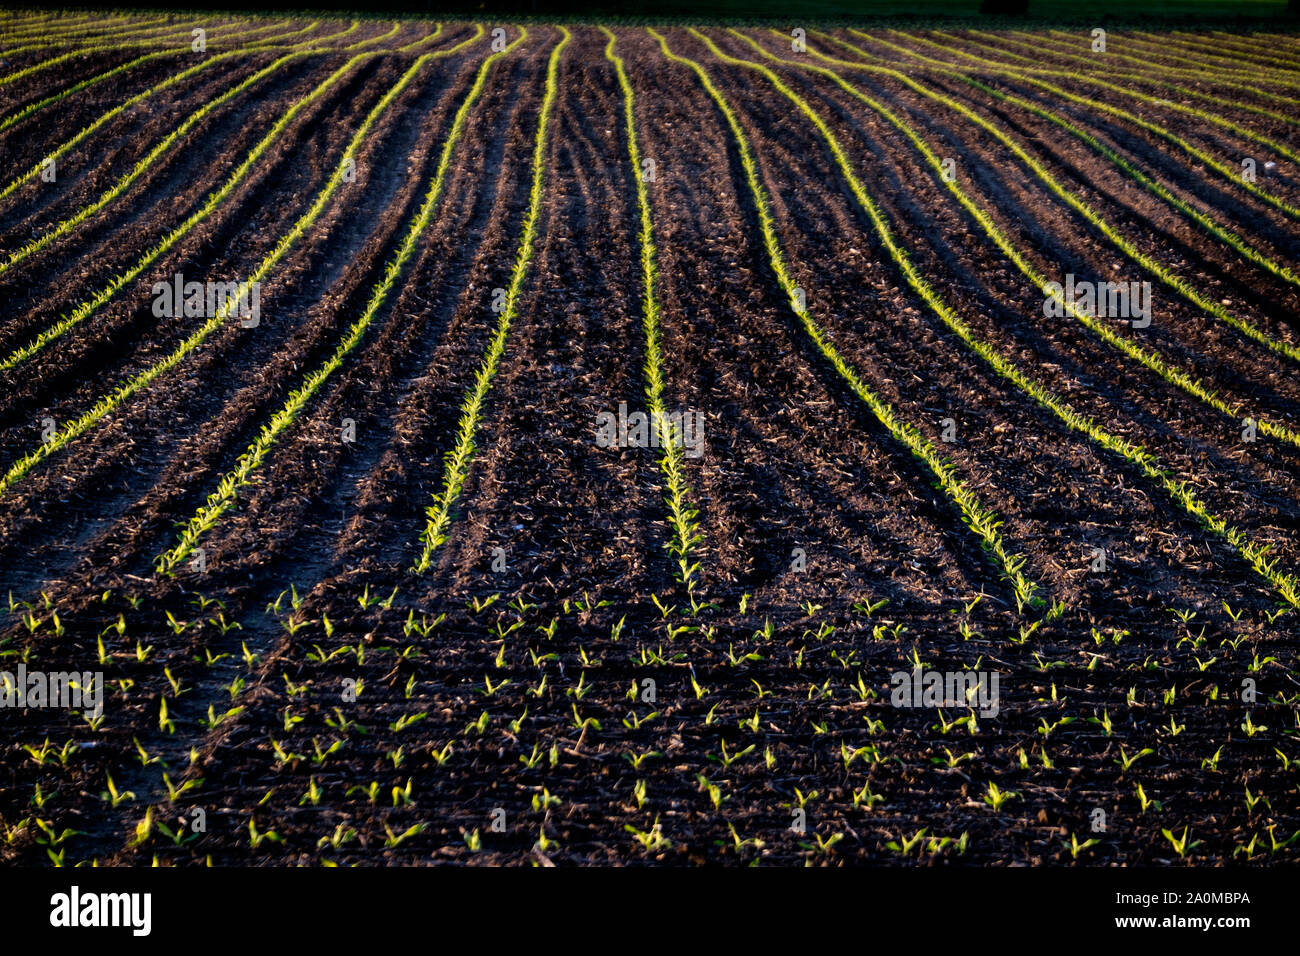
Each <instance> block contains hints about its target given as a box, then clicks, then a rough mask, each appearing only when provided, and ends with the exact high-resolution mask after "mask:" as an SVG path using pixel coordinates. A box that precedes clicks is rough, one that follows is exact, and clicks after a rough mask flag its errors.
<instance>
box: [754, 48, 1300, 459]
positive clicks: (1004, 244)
mask: <svg viewBox="0 0 1300 956" xmlns="http://www.w3.org/2000/svg"><path fill="white" fill-rule="evenodd" d="M730 32H732V33H734V34H735V35H736V36H738V37H740V38H741V39H742V40H745V41H746V42H747V43H749V44H750V45H751V46H752V47H753V48H754V49H755V50H757V51H758V52H760V53H762V54H763V55H764V56H766V57H767V58H769V59H772V60H775V61H777V62H779V63H784V64H787V65H790V66H797V67H800V68H802V69H806V70H809V71H812V72H815V73H818V74H820V75H823V76H826V77H828V78H829V79H830V80H832V81H833V82H834V83H836V84H837V85H838V86H839V87H840V88H841V89H843V90H844V91H845V92H847V93H848V94H849V95H850V96H853V97H854V98H855V99H857V100H859V101H860V102H862V103H864V104H866V105H867V106H868V107H870V108H871V109H872V110H873V111H875V112H876V113H877V114H878V115H880V116H881V117H882V118H884V119H885V120H886V121H888V122H889V123H890V124H891V125H892V126H894V128H895V129H897V130H898V131H899V132H901V133H903V135H905V136H906V137H907V138H908V140H909V141H910V142H911V143H912V145H913V147H914V148H915V149H916V151H917V152H918V153H920V154H921V156H922V157H923V158H924V159H925V161H926V162H927V163H928V164H929V165H930V168H931V170H932V171H933V173H934V176H935V179H936V181H937V182H938V183H939V184H940V185H941V186H942V187H944V188H946V189H947V190H948V191H949V192H950V193H952V195H953V196H954V197H955V198H956V199H957V201H958V202H959V203H960V204H961V205H962V208H964V209H965V210H966V212H967V213H969V215H970V216H971V218H972V219H974V220H975V222H976V224H977V225H979V227H980V228H981V229H982V230H983V231H984V234H985V235H987V236H988V237H989V238H990V239H991V240H992V241H993V243H994V244H995V245H996V246H997V247H998V249H999V250H1001V252H1002V254H1003V255H1004V256H1005V257H1006V258H1007V260H1008V261H1009V262H1011V263H1012V264H1013V265H1014V266H1015V267H1016V268H1017V269H1018V270H1020V273H1021V274H1022V275H1023V276H1025V278H1026V279H1028V280H1029V281H1030V282H1031V283H1032V284H1033V285H1034V286H1035V287H1036V288H1039V289H1045V290H1046V289H1047V283H1048V279H1047V277H1046V276H1044V275H1042V274H1041V273H1040V272H1039V271H1038V270H1037V269H1035V268H1034V266H1033V265H1032V264H1031V263H1030V262H1029V260H1028V259H1027V258H1026V257H1025V255H1024V253H1023V252H1021V251H1020V250H1019V249H1017V248H1016V246H1015V244H1014V243H1013V242H1012V241H1011V240H1010V239H1009V238H1007V236H1006V234H1005V233H1003V232H1002V230H1001V229H999V228H998V226H997V225H996V224H995V223H994V222H993V220H992V218H991V217H990V216H989V214H988V213H987V212H986V211H985V210H983V209H981V208H980V207H979V206H978V205H976V204H975V202H974V201H973V200H972V199H971V198H970V197H969V196H968V195H967V194H966V192H965V191H964V190H963V189H962V188H961V186H959V185H958V184H957V182H956V180H952V181H949V180H948V179H946V178H945V177H944V176H943V175H942V173H943V161H942V160H941V159H940V158H939V156H937V155H936V154H935V153H934V151H933V150H932V149H931V148H930V146H929V145H928V144H927V143H926V142H925V141H924V140H923V139H922V138H921V137H920V135H919V134H918V133H917V132H916V130H915V129H914V128H913V127H912V126H910V125H909V124H908V123H906V122H905V121H903V120H902V119H900V118H899V117H898V116H897V115H896V114H894V113H893V112H892V111H890V110H889V109H888V108H887V107H885V106H884V105H883V104H881V103H879V102H877V101H876V100H874V99H872V98H871V97H869V96H867V95H866V94H865V93H863V92H862V91H861V90H859V89H858V88H857V87H855V86H853V85H852V84H850V83H848V82H847V81H845V80H844V78H843V77H841V76H840V75H839V74H837V73H836V72H835V71H834V70H830V69H826V68H824V67H818V66H815V65H813V64H811V63H803V62H800V61H797V60H788V59H783V58H781V57H777V56H775V55H773V54H772V53H770V52H768V51H767V50H765V49H763V48H762V47H760V46H759V45H758V44H757V43H755V42H754V41H753V40H751V39H750V38H749V37H747V36H745V35H744V34H742V33H740V32H738V31H736V30H732V31H730ZM808 52H809V53H811V54H812V55H814V56H816V57H817V58H818V59H821V60H824V61H827V62H830V63H835V64H842V65H844V66H847V67H861V66H862V64H857V63H850V62H847V61H845V60H838V59H836V58H834V57H830V56H826V55H824V54H822V53H820V52H818V51H817V50H814V49H813V48H812V47H811V46H809V47H808ZM744 62H747V61H744ZM870 69H872V70H877V69H883V68H879V67H871V68H870ZM905 82H906V83H907V85H908V86H909V87H912V88H914V89H916V90H917V91H918V92H921V93H925V94H926V95H927V96H929V97H930V98H931V99H933V100H935V101H936V102H939V103H942V104H944V105H945V106H948V107H950V108H952V109H954V110H956V111H957V112H959V113H960V114H961V115H963V116H965V117H966V118H967V119H968V120H970V121H971V122H973V123H975V124H977V125H978V126H980V128H982V129H985V130H986V131H988V132H989V133H991V134H992V135H994V136H995V137H997V138H998V140H999V141H1001V142H1003V143H1004V144H1005V145H1006V146H1007V147H1008V148H1010V149H1011V150H1012V151H1013V152H1014V153H1015V154H1016V156H1017V158H1019V159H1020V161H1021V162H1022V163H1024V165H1025V166H1026V167H1028V168H1029V169H1030V170H1031V171H1032V172H1033V173H1034V174H1035V175H1036V176H1038V177H1039V178H1040V179H1042V180H1043V182H1045V183H1046V184H1047V185H1048V186H1049V187H1050V188H1051V189H1052V190H1053V192H1055V193H1056V194H1057V195H1059V196H1061V197H1062V198H1063V199H1065V200H1066V201H1067V202H1068V203H1070V205H1071V206H1072V207H1073V208H1075V209H1076V210H1077V211H1078V212H1080V214H1081V215H1084V216H1085V217H1087V218H1089V221H1091V222H1093V223H1094V225H1098V228H1099V229H1101V230H1102V231H1103V235H1106V236H1108V237H1109V236H1110V235H1111V234H1112V232H1113V230H1111V229H1110V228H1109V226H1107V225H1106V224H1105V221H1104V220H1101V219H1100V218H1099V217H1095V214H1094V213H1092V210H1091V209H1090V208H1089V207H1088V206H1087V205H1086V204H1084V203H1083V202H1082V200H1078V199H1077V198H1075V197H1074V194H1072V193H1069V192H1068V191H1067V190H1065V189H1064V188H1063V187H1061V186H1060V185H1059V184H1058V183H1057V182H1056V180H1055V179H1054V178H1052V176H1051V175H1050V174H1049V173H1048V172H1047V171H1046V170H1045V169H1043V168H1042V167H1041V166H1040V165H1039V163H1038V162H1037V161H1036V160H1034V159H1033V157H1031V156H1029V155H1028V154H1027V153H1026V152H1025V151H1024V150H1023V149H1022V148H1021V147H1020V146H1019V144H1017V143H1016V142H1015V141H1014V140H1011V139H1010V138H1009V137H1007V136H1006V135H1005V134H1003V133H1002V132H1001V131H1000V130H998V129H997V128H996V127H994V126H992V125H991V124H989V123H988V122H987V121H985V120H984V119H983V118H982V117H980V116H978V115H977V114H975V113H972V112H971V111H970V110H968V109H967V108H966V107H965V106H963V105H962V104H961V103H958V102H956V101H954V100H951V99H950V98H948V97H946V96H943V95H941V94H938V93H932V92H930V91H927V90H926V89H925V88H923V87H920V86H918V85H917V84H916V83H915V82H914V81H912V80H910V79H905ZM972 82H973V81H972ZM1049 294H1050V295H1051V296H1052V297H1053V299H1055V300H1056V302H1057V303H1058V304H1059V305H1060V306H1061V308H1062V309H1063V310H1064V311H1065V312H1066V313H1067V314H1068V315H1070V316H1072V317H1073V318H1075V319H1077V320H1078V321H1079V322H1081V323H1082V324H1083V325H1084V326H1085V327H1086V328H1088V329H1089V330H1090V331H1091V332H1092V333H1093V334H1094V335H1096V336H1097V337H1098V338H1100V339H1102V341H1104V342H1105V343H1106V344H1108V345H1110V346H1111V347H1112V348H1115V349H1117V350H1119V351H1120V352H1122V353H1123V354H1124V355H1127V356H1128V357H1129V358H1131V359H1133V360H1134V361H1137V362H1139V363H1141V364H1142V365H1143V366H1145V367H1146V368H1147V369H1149V370H1151V371H1152V372H1155V373H1156V374H1157V375H1159V376H1160V377H1161V378H1163V379H1164V380H1165V381H1166V382H1169V383H1170V384H1171V385H1174V386H1176V387H1177V388H1180V389H1182V390H1183V391H1184V392H1186V393H1187V394H1189V395H1191V396H1192V397H1193V398H1195V399H1197V400H1198V401H1201V402H1203V403H1204V404H1206V405H1208V406H1209V407H1211V408H1213V409H1214V410H1215V411H1217V412H1219V413H1220V414H1222V415H1225V416H1227V417H1229V418H1235V417H1237V416H1238V414H1239V413H1238V409H1237V408H1236V407H1235V406H1233V405H1230V404H1229V403H1227V402H1225V401H1224V400H1223V399H1221V398H1219V397H1218V395H1216V394H1215V393H1213V392H1211V391H1209V390H1208V389H1206V388H1205V387H1204V386H1203V385H1202V384H1201V383H1200V382H1199V381H1198V380H1196V379H1194V378H1193V377H1192V376H1191V375H1189V374H1188V373H1187V372H1185V371H1184V370H1183V369H1181V368H1179V367H1178V366H1176V365H1172V364H1170V363H1169V362H1167V361H1166V360H1165V359H1164V358H1162V357H1161V356H1160V355H1158V354H1156V353H1155V352H1153V351H1150V350H1148V349H1144V348H1143V347H1142V346H1140V345H1138V344H1137V343H1136V342H1134V341H1133V340H1131V339H1129V338H1126V337H1124V336H1122V335H1120V334H1119V333H1118V332H1116V331H1115V330H1114V329H1113V328H1111V326H1110V325H1109V324H1108V323H1107V322H1106V321H1105V320H1102V319H1097V318H1095V317H1093V316H1091V315H1089V314H1088V313H1086V312H1084V311H1081V310H1080V309H1079V308H1078V307H1077V306H1076V305H1075V303H1073V302H1070V301H1067V300H1066V299H1065V297H1064V296H1063V295H1062V294H1061V293H1060V292H1057V291H1055V290H1049ZM1250 328H1251V329H1254V327H1253V326H1250ZM1255 331H1256V334H1257V335H1259V336H1260V337H1261V338H1262V339H1264V340H1266V341H1267V342H1272V341H1273V340H1272V339H1269V338H1268V337H1267V336H1264V334H1263V333H1261V332H1258V330H1255ZM1278 345H1279V347H1282V343H1278ZM1258 427H1259V429H1260V430H1261V431H1263V432H1264V433H1265V434H1268V435H1271V436H1273V437H1276V438H1281V439H1283V440H1285V441H1288V442H1290V443H1291V444H1293V445H1296V446H1297V447H1300V433H1297V432H1295V431H1293V430H1292V429H1290V428H1287V427H1286V426H1285V425H1282V424H1279V423H1277V422H1274V421H1271V420H1267V419H1261V420H1260V422H1259V424H1258Z"/></svg>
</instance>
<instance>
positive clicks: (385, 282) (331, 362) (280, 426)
mask: <svg viewBox="0 0 1300 956" xmlns="http://www.w3.org/2000/svg"><path fill="white" fill-rule="evenodd" d="M526 36H527V32H526V31H522V32H521V33H520V35H519V36H518V37H516V38H515V41H514V42H513V43H511V44H510V45H509V46H507V47H506V48H505V49H504V50H501V51H498V52H496V53H493V54H492V55H491V56H489V57H488V58H487V59H486V60H484V61H483V64H482V65H481V66H480V67H479V70H478V75H477V76H476V77H475V78H474V85H473V86H472V87H471V88H470V90H469V92H468V93H467V94H466V96H465V99H464V100H463V101H462V103H461V105H460V109H459V110H457V112H456V118H455V119H454V120H453V122H452V125H451V129H450V131H449V132H448V134H447V139H446V142H444V143H443V147H442V154H441V156H440V157H439V160H438V168H437V171H436V172H435V174H434V176H433V181H432V183H431V184H430V185H429V189H428V192H427V193H425V197H424V201H423V203H421V205H420V208H419V210H418V211H417V212H416V214H415V216H414V217H412V219H411V222H410V224H409V225H408V226H407V228H406V234H405V236H404V237H403V239H402V243H401V245H400V246H399V247H398V251H397V253H396V255H394V256H393V258H392V260H391V261H389V263H388V266H387V268H386V269H385V271H384V277H383V278H382V279H381V280H380V281H379V283H378V284H376V286H375V288H374V290H373V292H372V293H371V295H370V300H369V301H368V302H367V303H366V307H365V309H364V310H363V311H362V313H361V315H360V316H359V317H358V318H357V320H356V321H355V322H354V323H353V324H352V326H351V328H349V329H348V333H347V335H346V336H345V337H344V338H343V340H342V341H341V342H340V343H339V344H338V346H337V347H336V348H335V350H334V353H333V354H332V355H331V356H330V357H329V358H328V359H327V360H326V361H325V362H324V363H322V364H321V365H320V366H319V367H318V368H316V369H315V370H314V371H313V372H312V373H311V374H310V375H308V376H306V377H305V378H304V379H303V381H302V384H301V385H299V386H298V387H297V388H295V389H294V390H293V391H292V392H290V393H289V397H288V399H287V400H286V401H285V403H284V405H283V406H281V407H280V409H279V410H278V411H276V412H275V414H274V415H272V416H271V420H270V421H269V422H268V423H267V424H266V425H264V426H262V431H261V433H260V434H259V435H258V436H257V439H256V441H254V442H253V443H252V444H251V445H249V446H248V449H247V450H246V451H245V452H244V453H243V454H242V455H241V456H240V457H239V461H238V462H237V463H236V464H235V467H234V468H233V469H232V470H231V471H229V472H227V473H226V474H225V475H223V476H222V477H221V479H220V481H219V482H218V483H217V488H216V490H215V491H213V492H212V494H210V495H209V496H208V499H207V501H206V502H204V504H203V505H202V506H201V507H200V508H199V509H198V511H197V512H196V513H195V514H194V516H193V517H192V518H191V519H190V521H189V523H188V524H187V525H186V526H185V529H184V530H183V531H182V532H181V534H180V537H179V539H178V540H177V542H176V545H175V546H174V547H173V548H171V549H170V550H168V551H165V552H164V553H163V554H160V555H159V556H158V557H157V559H156V560H155V562H154V565H155V567H156V568H157V569H158V571H159V572H160V573H163V574H171V573H172V572H173V570H174V569H175V567H176V565H177V564H179V563H180V562H182V561H184V560H185V558H186V557H187V556H188V555H189V554H190V553H191V552H192V551H193V550H194V547H195V545H196V544H197V542H198V540H199V538H200V537H202V536H203V534H204V533H205V532H207V531H208V530H209V529H210V528H212V526H213V525H215V524H216V523H217V521H218V520H219V519H220V518H221V515H222V514H223V513H225V512H226V511H227V510H229V508H230V507H231V506H232V505H233V504H234V502H235V496H236V495H237V493H238V491H239V489H240V488H241V487H243V486H244V485H246V484H247V483H248V481H249V479H250V476H251V475H252V473H253V472H254V471H256V470H257V468H259V467H260V466H261V464H262V462H263V461H265V459H266V456H267V455H268V454H269V453H270V450H271V446H272V445H274V444H275V442H276V441H277V440H278V439H279V437H280V436H281V435H282V434H283V433H284V432H285V430H287V429H288V428H289V426H290V425H292V424H293V422H294V421H295V420H296V419H297V417H298V414H299V413H300V412H301V411H302V409H303V408H304V407H305V406H306V404H307V402H308V401H310V400H311V398H312V396H314V395H315V394H316V393H317V392H318V391H319V390H320V388H321V387H322V386H323V385H324V384H325V383H326V382H327V381H328V380H329V378H330V376H331V375H333V374H334V373H335V372H336V371H337V370H338V369H339V368H340V367H342V365H343V362H344V360H345V359H346V358H347V357H348V355H349V354H350V353H351V352H352V350H353V349H355V348H356V347H357V345H358V344H359V343H360V342H361V340H362V339H363V338H364V337H365V334H366V331H367V330H368V329H369V328H370V324H371V323H372V322H373V321H374V318H375V316H376V315H377V314H378V313H379V310H380V309H381V308H383V306H384V303H385V302H387V300H388V297H389V295H390V294H391V293H392V291H393V289H394V288H395V287H396V286H397V283H398V281H399V280H400V279H401V278H402V274H403V272H404V271H405V269H406V266H407V264H408V263H409V262H410V261H411V259H412V257H413V256H414V255H415V252H416V248H417V247H418V245H419V241H420V237H421V235H423V233H424V230H425V229H426V228H427V227H428V225H429V223H430V221H431V220H432V219H433V213H434V210H435V209H436V208H437V206H438V201H439V200H440V199H441V198H442V192H443V188H444V184H445V182H446V178H447V170H448V169H449V168H450V167H451V160H452V156H453V154H454V152H455V149H456V144H457V143H458V142H459V140H460V136H461V133H462V132H463V131H464V128H465V126H466V123H467V122H468V117H469V114H470V111H471V110H472V109H473V107H474V103H475V102H476V101H477V100H478V98H479V96H480V94H481V93H482V92H483V88H484V87H485V85H486V83H487V77H488V73H489V72H490V71H491V69H492V66H493V64H494V63H495V62H496V60H497V59H498V58H500V57H502V56H505V55H507V54H508V53H509V52H511V51H512V50H513V49H514V48H515V47H516V46H518V45H519V44H520V43H522V42H523V40H524V38H525V37H526ZM436 55H437V54H434V53H426V54H424V55H423V56H421V57H420V58H419V59H417V60H416V61H415V63H414V64H412V66H411V68H410V69H408V70H407V71H406V73H405V74H403V76H402V79H401V80H399V81H398V85H397V86H394V87H393V89H391V90H389V92H388V94H386V95H385V97H384V99H383V100H381V101H380V102H379V103H378V104H376V105H375V108H374V109H373V110H371V112H370V115H368V116H367V117H366V120H365V123H363V124H362V126H361V128H360V129H358V130H357V133H356V135H355V136H354V137H353V139H352V142H351V143H350V144H349V145H348V149H347V151H346V153H345V155H351V154H352V153H354V152H355V151H356V149H357V148H358V147H359V146H360V144H361V142H362V140H363V139H364V138H365V136H366V135H367V133H368V132H369V129H370V127H371V126H372V125H373V124H374V122H375V121H376V120H377V119H378V118H379V116H380V115H381V114H382V113H383V112H384V111H385V110H386V109H387V108H388V106H389V105H390V104H391V103H392V101H393V99H395V98H396V96H397V95H398V93H399V92H400V91H401V89H402V87H404V86H406V85H407V84H408V83H409V82H410V81H411V80H412V79H413V78H414V77H415V75H416V73H418V72H419V70H420V69H421V68H423V66H424V64H425V63H426V62H428V61H429V60H430V59H432V58H433V57H434V56H436ZM334 182H337V178H335V180H334ZM329 192H330V191H329V190H327V191H325V192H322V194H321V195H320V197H318V198H317V201H316V204H315V205H314V206H313V207H312V208H311V210H310V211H309V212H308V214H307V215H306V216H304V217H303V219H302V220H300V221H299V224H298V225H295V227H294V228H295V230H297V229H298V228H299V226H302V227H303V228H305V224H307V223H309V221H310V220H311V219H314V218H315V216H316V215H317V214H318V213H319V211H320V210H321V209H323V208H324V205H325V202H326V201H327V200H328V199H329ZM264 268H265V266H264ZM262 271H263V270H262V269H259V273H262ZM253 278H254V281H256V279H258V278H259V274H254V277H253Z"/></svg>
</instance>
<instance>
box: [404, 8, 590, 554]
mask: <svg viewBox="0 0 1300 956" xmlns="http://www.w3.org/2000/svg"><path fill="white" fill-rule="evenodd" d="M558 29H559V30H560V34H561V37H560V42H559V43H557V44H556V45H555V49H553V50H552V51H551V56H550V59H549V60H547V63H546V92H545V95H544V97H543V99H542V109H541V112H540V113H539V114H538V117H537V136H536V138H535V139H534V142H533V161H532V186H531V188H530V189H529V192H528V211H527V212H526V213H525V214H524V223H523V228H522V230H521V232H520V237H519V249H518V252H517V253H516V254H515V264H514V268H513V269H512V270H511V274H510V284H509V286H508V288H507V289H506V299H505V305H504V308H502V310H501V313H500V318H499V319H498V320H497V327H496V330H495V331H494V332H493V334H492V339H491V340H490V341H489V343H488V347H487V351H486V352H485V353H484V355H483V361H482V364H480V365H479V369H478V373H477V374H476V375H475V376H474V384H473V385H471V386H470V388H469V390H468V391H467V392H466V394H465V398H464V400H463V401H462V402H461V406H460V407H461V416H460V422H459V424H458V425H457V428H456V442H455V444H454V445H453V446H452V448H451V450H450V451H448V452H447V455H446V459H445V461H444V468H443V476H442V490H441V491H440V492H439V493H438V495H437V496H435V498H434V501H433V504H431V505H430V506H429V507H428V509H427V510H426V511H425V514H426V516H427V518H428V521H427V523H426V524H425V528H424V531H423V532H422V533H421V534H420V543H421V549H420V557H419V560H418V561H416V563H415V567H414V568H413V569H412V570H413V571H414V572H415V573H416V574H423V573H424V572H425V571H427V570H428V569H429V565H430V564H431V563H432V562H433V553H434V551H436V550H437V549H438V548H439V547H441V546H442V544H443V543H444V542H445V541H446V540H447V527H448V525H450V524H451V509H452V507H453V506H454V505H455V504H456V501H457V500H458V499H459V498H460V492H461V489H462V488H464V486H465V479H466V478H467V477H468V476H469V467H470V463H471V461H472V460H473V458H474V438H475V436H476V435H477V433H478V425H479V419H480V417H481V415H482V411H483V402H484V401H485V400H486V399H487V394H488V390H489V389H490V388H491V387H492V379H493V378H494V377H495V376H496V371H497V366H498V365H499V364H500V362H501V355H502V353H504V352H505V348H506V337H507V336H508V335H509V334H510V323H511V322H512V321H513V320H514V317H515V314H516V312H517V311H518V308H519V294H520V291H521V290H522V289H523V285H524V277H525V275H526V274H527V272H528V266H529V263H530V262H532V258H533V241H534V239H535V238H536V234H537V220H538V218H539V217H540V216H541V211H542V195H543V191H544V185H545V181H546V143H547V136H546V132H547V130H546V127H547V122H548V120H549V119H550V116H551V110H552V108H553V107H554V105H555V98H556V96H557V95H558V92H559V84H558V83H557V82H556V79H555V78H556V74H557V71H558V69H559V63H560V55H561V53H562V52H563V51H564V47H565V46H566V45H567V44H568V42H569V31H568V29H567V28H565V27H559V28H558Z"/></svg>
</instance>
